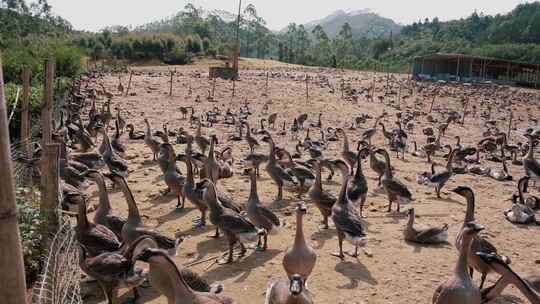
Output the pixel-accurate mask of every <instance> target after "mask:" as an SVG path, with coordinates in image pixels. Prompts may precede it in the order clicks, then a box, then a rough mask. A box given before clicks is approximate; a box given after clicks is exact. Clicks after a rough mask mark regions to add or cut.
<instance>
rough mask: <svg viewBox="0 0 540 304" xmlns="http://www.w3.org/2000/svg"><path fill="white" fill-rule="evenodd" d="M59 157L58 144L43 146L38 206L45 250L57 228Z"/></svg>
mask: <svg viewBox="0 0 540 304" xmlns="http://www.w3.org/2000/svg"><path fill="white" fill-rule="evenodd" d="M59 156H60V144H57V143H49V144H46V145H45V146H43V154H42V161H43V164H42V169H41V206H40V207H41V208H40V212H41V216H42V219H43V227H42V240H41V248H42V249H45V248H46V245H47V242H48V240H47V239H48V237H49V236H50V235H51V234H53V233H55V232H56V229H57V227H58V213H57V208H58V195H59V170H60V169H59Z"/></svg>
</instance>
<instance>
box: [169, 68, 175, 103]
mask: <svg viewBox="0 0 540 304" xmlns="http://www.w3.org/2000/svg"><path fill="white" fill-rule="evenodd" d="M173 75H174V72H173V71H171V81H170V86H169V96H170V97H172V83H173Z"/></svg>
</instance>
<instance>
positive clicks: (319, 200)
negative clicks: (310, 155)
mask: <svg viewBox="0 0 540 304" xmlns="http://www.w3.org/2000/svg"><path fill="white" fill-rule="evenodd" d="M313 168H314V170H315V183H314V184H313V187H311V189H309V192H308V196H309V198H310V199H311V202H312V203H314V204H315V206H317V209H319V211H320V212H321V215H322V217H323V220H322V224H323V227H322V229H328V217H330V215H331V214H332V207H333V206H334V203H335V202H336V198H335V197H334V196H333V195H332V194H330V193H329V192H327V191H324V190H323V188H322V179H321V165H320V162H319V161H317V160H315V161H314V162H313Z"/></svg>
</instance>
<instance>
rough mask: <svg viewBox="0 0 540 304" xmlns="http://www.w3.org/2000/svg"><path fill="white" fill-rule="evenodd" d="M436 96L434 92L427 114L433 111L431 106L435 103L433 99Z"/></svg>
mask: <svg viewBox="0 0 540 304" xmlns="http://www.w3.org/2000/svg"><path fill="white" fill-rule="evenodd" d="M436 96H437V92H434V94H433V99H432V100H431V105H430V106H429V113H430V114H431V110H433V104H434V103H435V97H436Z"/></svg>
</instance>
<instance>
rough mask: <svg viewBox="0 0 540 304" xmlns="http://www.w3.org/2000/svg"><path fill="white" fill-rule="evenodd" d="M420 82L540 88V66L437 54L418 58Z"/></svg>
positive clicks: (415, 66)
mask: <svg viewBox="0 0 540 304" xmlns="http://www.w3.org/2000/svg"><path fill="white" fill-rule="evenodd" d="M411 71H412V76H413V77H414V78H415V79H419V80H446V81H461V82H486V81H490V82H493V83H498V84H506V85H516V86H524V87H532V88H540V65H539V64H530V63H523V62H517V61H510V60H504V59H497V58H490V57H480V56H471V55H464V54H451V53H435V54H431V55H425V56H420V57H416V58H414V62H413V67H412V70H411Z"/></svg>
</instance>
